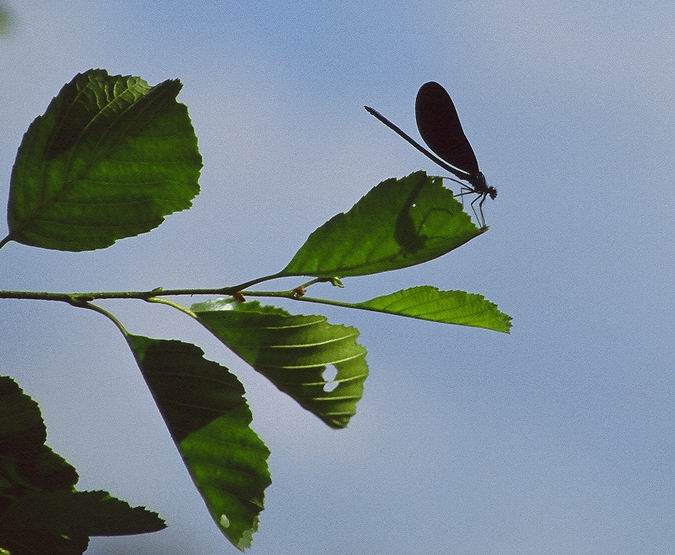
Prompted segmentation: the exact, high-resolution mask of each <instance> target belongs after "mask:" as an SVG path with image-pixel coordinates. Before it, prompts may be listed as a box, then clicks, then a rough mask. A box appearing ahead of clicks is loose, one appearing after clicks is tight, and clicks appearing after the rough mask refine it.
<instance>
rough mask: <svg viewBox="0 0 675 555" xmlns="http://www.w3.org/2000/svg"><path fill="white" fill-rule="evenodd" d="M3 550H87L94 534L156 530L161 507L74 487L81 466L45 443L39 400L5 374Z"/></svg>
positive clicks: (1, 389)
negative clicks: (133, 504)
mask: <svg viewBox="0 0 675 555" xmlns="http://www.w3.org/2000/svg"><path fill="white" fill-rule="evenodd" d="M0 422H2V425H1V426H0V553H2V550H3V549H6V550H9V551H10V552H11V553H12V554H13V555H21V554H29V553H30V554H32V553H54V554H79V553H83V552H84V550H85V549H86V548H87V544H88V543H89V536H91V535H107V536H109V535H120V534H139V533H144V532H154V531H157V530H161V529H162V528H164V522H163V521H162V520H161V519H160V518H159V517H158V516H157V514H156V513H153V512H150V511H148V510H146V509H144V508H142V507H135V508H132V507H130V506H129V505H128V504H127V503H125V502H124V501H120V500H118V499H114V498H113V497H111V496H110V495H109V494H108V493H106V492H102V491H97V492H79V491H74V490H73V486H74V485H75V483H76V482H77V479H78V477H77V472H75V469H74V468H73V467H72V466H71V465H69V464H68V463H67V462H66V461H65V460H63V459H62V458H61V457H60V456H59V455H57V454H56V453H54V452H53V451H52V450H51V449H50V448H49V447H47V446H46V445H45V444H44V441H45V436H46V430H45V427H44V423H43V422H42V417H41V416H40V410H39V408H38V405H37V403H36V402H35V401H33V399H31V398H30V397H28V396H27V395H26V394H25V393H23V391H21V389H20V388H19V386H18V385H17V384H16V383H15V382H14V381H13V380H12V379H11V378H8V377H6V376H0Z"/></svg>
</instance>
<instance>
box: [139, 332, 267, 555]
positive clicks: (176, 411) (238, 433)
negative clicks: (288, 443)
mask: <svg viewBox="0 0 675 555" xmlns="http://www.w3.org/2000/svg"><path fill="white" fill-rule="evenodd" d="M127 340H128V342H129V346H130V347H131V349H132V351H133V353H134V356H135V357H136V360H137V362H138V366H139V367H140V369H141V372H142V373H143V376H144V377H145V380H146V382H147V384H148V387H149V388H150V391H151V392H152V395H153V397H154V398H155V402H156V403H157V407H158V408H159V410H160V412H161V413H162V416H163V418H164V421H165V422H166V425H167V427H168V428H169V432H170V433H171V437H173V439H174V441H175V442H176V446H177V447H178V451H179V452H180V454H181V457H182V458H183V461H184V462H185V466H186V467H187V469H188V471H189V472H190V475H191V476H192V479H193V481H194V483H195V485H196V486H197V488H198V489H199V492H200V493H201V495H202V498H203V499H204V502H205V503H206V506H207V508H208V510H209V513H210V514H211V516H212V517H213V519H214V520H215V522H216V524H218V526H219V528H220V530H221V531H222V532H223V534H224V535H225V536H226V537H227V538H228V539H229V540H230V541H231V542H232V544H233V545H235V546H236V547H237V548H239V549H241V550H244V549H245V548H247V547H249V545H250V543H251V538H252V536H253V534H254V532H255V531H256V530H257V528H258V514H259V513H260V511H262V510H263V501H264V492H265V488H266V487H267V486H268V485H270V483H271V480H270V475H269V470H268V468H267V457H268V456H269V450H268V449H267V447H266V446H265V444H264V443H263V442H262V441H261V440H260V438H259V437H258V436H257V435H256V433H255V432H254V431H253V430H252V429H251V427H250V424H251V411H250V409H249V407H248V405H247V403H246V400H245V399H244V388H243V386H242V385H241V383H239V381H238V380H237V378H236V377H235V376H234V375H232V374H231V373H230V372H229V371H228V370H227V368H225V367H223V366H221V365H219V364H217V363H215V362H212V361H209V360H206V359H204V358H203V356H202V355H203V354H204V353H203V351H202V350H201V349H200V348H198V347H196V346H195V345H191V344H189V343H183V342H181V341H166V340H160V339H151V338H148V337H142V336H138V335H129V336H127Z"/></svg>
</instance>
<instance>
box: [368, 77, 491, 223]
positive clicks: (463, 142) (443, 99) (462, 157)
mask: <svg viewBox="0 0 675 555" xmlns="http://www.w3.org/2000/svg"><path fill="white" fill-rule="evenodd" d="M364 108H365V109H366V110H367V111H368V113H370V114H372V115H373V116H375V117H376V118H377V119H379V120H380V121H381V122H382V123H384V124H385V125H386V126H387V127H389V128H390V129H392V130H394V131H395V132H396V133H398V134H399V135H400V136H401V137H403V138H404V139H405V140H406V141H408V142H409V143H410V144H411V145H413V146H414V147H415V148H416V149H417V150H419V151H420V152H421V153H422V154H424V155H425V156H427V157H428V158H430V159H431V160H433V161H434V162H436V163H437V164H438V165H439V166H440V167H441V168H443V169H444V170H446V171H449V172H450V173H452V174H453V175H455V176H456V177H457V178H458V179H461V180H462V181H457V179H453V178H450V179H452V180H453V181H456V182H457V183H459V184H460V185H461V186H462V187H461V189H460V192H459V193H458V194H457V195H455V196H458V197H460V196H463V195H468V194H474V195H476V198H475V199H473V200H472V201H471V209H472V210H473V213H474V215H475V216H476V219H477V220H478V223H479V225H480V226H481V227H485V216H484V215H483V203H484V202H485V199H487V197H490V198H491V199H494V198H496V197H497V189H495V188H494V187H492V186H490V185H488V184H487V181H485V176H484V175H483V174H482V172H481V171H480V170H479V169H478V161H477V160H476V155H475V154H474V153H473V149H472V148H471V145H470V144H469V140H468V139H467V138H466V135H465V134H464V130H463V129H462V124H461V123H460V122H459V117H458V116H457V110H456V109H455V105H454V104H453V103H452V99H451V98H450V95H449V94H448V92H447V91H446V90H445V89H444V88H443V87H442V86H441V85H439V84H438V83H435V82H433V81H430V82H429V83H425V84H424V85H422V86H421V87H420V90H419V91H418V93H417V100H415V118H416V119H417V128H418V129H419V132H420V135H422V138H423V139H424V142H425V143H427V145H428V146H429V148H430V149H431V150H432V151H433V152H435V153H436V154H437V155H438V156H434V155H433V154H432V153H431V152H429V151H428V150H427V149H426V148H424V147H423V146H422V145H420V144H419V143H418V142H417V141H415V140H414V139H413V138H411V137H410V136H409V135H408V134H407V133H405V132H404V131H402V130H401V129H400V128H399V127H397V126H396V125H394V124H393V123H392V122H390V121H389V120H388V119H387V118H385V117H384V116H383V115H382V114H380V113H379V112H378V111H376V110H373V109H372V108H371V107H370V106H364ZM439 157H440V158H439ZM476 202H478V212H476V208H475V206H474V205H475V204H476Z"/></svg>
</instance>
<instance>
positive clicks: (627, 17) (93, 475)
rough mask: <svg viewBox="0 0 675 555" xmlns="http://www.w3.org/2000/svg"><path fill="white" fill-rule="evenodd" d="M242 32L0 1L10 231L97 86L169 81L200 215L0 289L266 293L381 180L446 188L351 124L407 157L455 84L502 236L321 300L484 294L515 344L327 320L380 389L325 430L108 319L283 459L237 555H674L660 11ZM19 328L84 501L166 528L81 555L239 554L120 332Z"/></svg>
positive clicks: (13, 265)
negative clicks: (195, 160) (31, 172)
mask: <svg viewBox="0 0 675 555" xmlns="http://www.w3.org/2000/svg"><path fill="white" fill-rule="evenodd" d="M253 4H254V3H244V2H241V3H239V2H232V3H231V2H203V3H179V2H143V3H141V2H130V1H118V2H114V3H103V2H86V1H72V2H59V3H55V2H46V1H45V2H38V1H32V0H31V1H29V2H17V1H14V2H9V3H8V5H9V7H10V8H11V10H12V12H13V22H12V26H11V27H10V31H9V33H8V34H7V35H5V36H4V37H2V38H1V39H0V68H1V70H2V75H3V76H4V78H3V79H2V80H0V99H1V101H2V102H1V105H2V111H3V122H4V124H3V133H2V137H1V138H0V172H2V176H3V177H4V179H3V181H4V183H5V184H6V186H5V187H4V188H1V189H0V191H1V192H0V194H1V195H2V202H3V203H4V202H6V199H7V187H8V184H9V176H10V172H11V166H12V163H13V160H14V157H15V154H16V148H17V147H18V145H19V142H20V140H21V136H22V134H23V132H24V131H25V130H26V128H27V126H28V125H29V123H30V122H31V121H32V120H33V118H35V116H37V115H38V114H40V113H42V112H43V111H44V109H45V108H46V106H47V104H48V102H49V100H50V99H51V98H52V97H53V96H54V95H55V94H56V93H57V92H58V90H59V89H60V87H61V86H62V85H63V84H64V83H66V82H67V81H69V80H70V79H71V78H72V77H73V75H74V74H76V73H77V72H80V71H84V70H86V69H88V68H91V67H103V68H105V69H107V70H109V71H110V72H112V73H123V74H134V75H140V76H142V77H143V78H145V79H146V80H147V81H149V82H150V83H153V84H154V83H157V82H159V81H162V80H164V79H169V78H179V79H180V80H181V81H182V82H183V84H184V89H183V91H182V93H181V96H180V97H179V98H180V99H181V100H182V102H184V103H186V104H187V105H188V108H189V111H190V115H191V117H192V119H193V123H194V125H195V128H196V131H197V135H198V137H199V141H200V148H201V151H202V154H203V156H204V170H203V173H202V178H201V181H200V183H201V187H202V193H201V195H200V196H199V197H198V198H197V199H196V201H195V203H194V207H193V209H191V210H189V211H187V212H183V213H180V214H177V215H174V216H171V217H170V218H168V220H167V221H166V222H165V223H164V224H163V225H162V226H161V227H159V228H158V229H157V230H155V231H154V232H152V233H150V234H146V235H142V236H140V237H137V238H132V239H126V240H123V241H120V242H118V243H117V244H116V245H115V246H113V247H111V248H109V249H106V250H102V251H94V252H91V253H62V252H56V251H47V250H42V249H34V248H29V247H24V246H21V245H17V244H14V243H10V244H9V245H8V246H6V247H5V248H3V249H2V251H1V252H0V256H2V260H3V263H2V268H3V270H2V271H1V273H0V277H1V280H2V284H1V285H0V287H2V288H3V289H30V290H54V291H61V290H96V289H109V290H113V289H141V288H142V289H147V288H152V287H157V286H164V287H179V286H181V287H182V286H218V285H226V284H233V283H237V282H241V281H243V280H246V279H249V278H251V277H255V276H259V275H263V274H268V273H270V272H273V271H276V270H278V269H280V268H281V267H283V266H284V265H285V264H286V263H287V262H288V260H289V259H290V258H291V256H292V255H293V254H294V252H295V250H296V249H297V247H299V245H300V244H301V243H302V242H303V241H304V240H305V238H306V237H307V235H308V234H309V233H310V232H311V231H312V230H314V229H315V228H316V227H317V226H318V225H320V224H322V223H323V222H324V221H325V220H326V219H328V218H329V217H331V216H332V215H333V214H335V213H337V212H340V211H345V210H347V209H349V208H350V207H351V206H352V204H353V203H354V202H356V201H357V200H358V199H359V198H360V197H361V196H362V195H363V194H365V193H366V192H367V191H368V190H369V189H370V188H371V187H373V186H374V185H376V184H377V183H378V182H379V181H381V180H382V179H385V178H388V177H392V176H403V175H407V174H408V173H410V172H411V171H414V170H417V169H427V170H428V171H430V172H434V173H435V172H438V171H439V170H438V168H435V167H434V166H433V164H432V163H431V162H430V161H428V160H426V159H425V158H423V157H422V156H421V155H420V154H419V153H418V152H417V151H415V150H414V149H412V148H410V146H409V145H407V144H406V143H405V142H404V141H402V140H401V139H400V138H398V137H397V136H395V135H394V134H393V133H392V132H391V131H389V130H388V129H386V128H385V127H384V126H382V125H381V124H380V123H378V122H377V121H376V120H375V119H374V118H372V117H370V116H369V115H368V114H367V113H366V112H365V111H364V110H363V108H362V106H363V104H369V105H371V106H374V107H375V108H377V109H378V110H379V111H381V112H382V113H383V114H385V115H386V116H388V117H389V118H390V119H392V120H393V121H395V122H396V123H398V125H400V126H401V127H402V128H404V129H406V130H408V131H409V132H410V133H411V134H413V135H415V136H416V135H417V133H416V132H415V122H414V98H415V94H416V91H417V88H418V87H419V86H420V85H421V84H422V83H423V82H425V81H429V80H435V81H439V82H441V83H443V84H444V85H445V86H446V88H447V89H448V91H449V92H450V94H451V96H452V97H453V99H454V101H455V104H456V105H457V108H458V110H459V113H460V117H461V118H462V122H463V124H464V128H465V131H466V133H467V135H468V137H469V139H470V140H471V142H472V144H473V147H474V150H475V151H476V154H477V157H478V160H479V163H480V165H481V169H482V170H483V172H484V173H485V174H486V176H487V178H488V181H489V182H490V183H491V184H492V185H495V186H496V187H497V188H498V189H499V196H498V198H497V199H496V200H495V201H494V202H489V203H488V204H487V205H486V218H487V221H488V223H489V224H490V226H491V229H490V231H489V233H486V234H484V235H482V236H481V237H480V238H478V239H476V240H475V241H472V242H471V243H469V244H468V245H466V246H464V247H462V248H461V249H459V250H457V251H455V252H453V253H451V254H449V255H447V256H445V257H442V258H440V259H437V260H435V261H433V262H431V263H429V264H426V265H424V266H418V267H414V268H409V269H406V270H403V271H400V272H394V273H389V274H384V275H381V276H372V277H368V278H354V279H349V280H346V284H347V288H346V289H345V290H343V291H338V292H335V291H331V290H330V289H329V288H328V287H326V288H325V289H324V290H319V289H317V291H316V294H319V293H322V294H325V295H331V294H335V295H338V296H339V297H340V298H345V299H353V300H363V299H367V298H370V297H373V296H376V295H379V294H384V293H387V292H391V291H394V290H397V289H401V288H404V287H408V286H412V285H418V284H430V285H435V286H437V287H439V288H442V289H463V290H467V291H474V292H480V293H483V294H484V295H486V296H487V297H488V298H489V299H491V300H493V301H494V302H496V303H498V304H499V306H500V307H501V308H502V309H503V310H504V311H506V312H507V313H509V314H511V315H512V316H513V318H514V327H513V331H512V333H511V335H509V336H507V335H502V334H495V333H491V332H487V331H484V330H476V329H469V328H459V327H457V328H455V327H450V326H441V325H432V324H430V323H425V322H418V321H412V320H405V319H396V318H393V317H386V316H377V315H372V314H366V315H362V314H359V313H353V312H345V311H338V310H335V309H326V310H325V311H323V312H324V313H325V314H327V315H329V317H330V319H331V321H333V322H342V323H348V324H351V325H356V326H357V327H358V328H359V329H360V330H361V342H362V343H363V344H364V345H366V347H367V348H368V350H369V358H368V360H369V364H370V369H371V375H370V377H369V379H368V381H367V382H366V390H365V395H364V398H363V400H362V401H361V403H360V405H359V409H358V414H357V416H356V417H355V418H354V419H353V421H352V422H351V424H350V426H349V428H348V429H347V430H342V431H338V432H336V431H333V430H330V429H328V428H327V427H326V426H324V425H323V424H321V422H320V421H319V420H318V419H316V418H315V417H313V416H312V415H310V414H309V413H306V412H304V411H303V410H302V409H300V408H299V407H298V406H297V405H296V404H294V403H293V402H292V401H291V400H289V399H288V398H286V397H284V396H283V395H282V394H281V393H279V392H278V391H277V390H276V389H275V388H274V387H273V386H272V385H271V384H269V383H267V382H266V381H265V380H264V378H262V377H261V376H258V375H256V374H255V373H254V372H253V371H252V370H251V369H249V368H247V367H245V365H244V364H243V363H241V362H240V361H239V360H238V359H236V358H235V357H234V356H233V355H231V354H229V353H227V352H226V351H225V349H224V348H223V347H222V346H221V345H220V344H218V343H217V342H216V341H214V340H213V339H211V338H210V337H209V336H208V334H207V333H206V332H205V331H204V330H202V329H199V328H198V326H197V325H196V324H194V323H192V322H190V321H189V320H188V319H187V318H185V317H182V316H181V315H180V314H178V313H176V314H173V312H172V311H170V310H169V309H167V308H166V307H161V306H146V305H144V304H142V303H131V302H127V303H124V302H117V303H115V302H109V303H106V304H105V306H106V307H107V308H110V309H111V310H113V311H114V312H115V314H117V315H118V316H119V317H120V318H121V319H122V320H123V322H124V323H125V325H126V326H127V328H128V329H130V330H131V331H133V332H135V333H143V334H146V335H150V336H153V337H165V338H177V339H182V340H185V341H191V342H194V343H196V344H198V345H200V346H202V347H203V348H204V349H205V351H206V356H207V358H210V359H213V360H217V361H220V362H222V363H224V364H226V365H227V366H228V367H229V368H230V369H231V370H232V371H234V372H235V373H236V374H237V375H238V376H239V377H240V379H241V380H242V381H243V383H244V385H245V387H246V390H247V392H248V398H249V402H250V404H251V406H252V409H253V413H254V427H255V429H256V431H257V432H258V433H259V434H260V435H261V436H262V438H263V439H264V441H265V442H266V443H267V445H268V446H269V447H270V448H271V450H272V456H271V458H270V465H271V471H272V477H273V484H272V486H271V487H270V488H269V489H268V492H267V499H266V506H267V508H266V509H265V511H264V512H263V513H262V515H261V528H260V531H259V532H258V534H257V535H256V537H255V539H254V544H253V548H252V549H251V553H254V554H256V553H260V554H298V553H308V554H310V553H322V554H323V553H325V554H345V553H349V554H352V553H353V554H370V553H373V554H375V553H387V554H399V553H400V554H410V553H478V552H480V553H497V552H498V553H570V552H582V551H583V552H592V553H617V552H623V553H657V552H661V553H662V552H670V551H673V550H675V518H674V517H675V486H674V484H675V472H674V471H673V459H674V457H675V441H674V439H673V438H674V437H675V408H674V407H675V381H674V379H673V375H674V370H675V342H674V341H673V330H674V329H675V311H674V309H673V307H674V306H675V287H673V276H674V275H675V241H674V236H675V234H674V232H675V223H674V222H675V219H674V218H673V215H674V213H675V195H674V194H673V183H674V179H673V178H674V177H675V169H674V167H673V146H672V145H673V138H674V137H673V129H675V111H674V110H673V90H675V74H674V73H673V72H672V60H673V59H675V35H674V33H673V21H674V20H675V8H674V7H673V4H672V2H649V3H647V4H644V5H642V4H636V3H631V2H595V3H584V4H581V3H557V2H556V3H552V2H498V3H490V4H491V5H488V3H484V2H475V3H473V2H471V3H470V2H466V3H461V2H458V3H448V2H414V3H408V4H407V5H399V4H402V3H389V2H369V3H363V2H340V3H337V2H335V3H330V2H318V3H313V2H262V3H255V5H253ZM290 284H291V282H289V284H288V285H290ZM286 307H287V308H289V309H290V310H295V311H297V312H302V313H311V312H313V311H315V310H316V307H313V306H312V307H308V306H306V305H301V306H293V305H290V307H289V305H286ZM3 314H4V318H3V319H2V321H1V322H0V326H1V330H2V331H1V333H2V335H3V338H4V340H3V342H2V344H1V346H0V370H1V371H2V373H3V374H9V375H12V376H14V377H16V379H17V380H18V381H19V383H20V384H21V386H22V387H23V388H24V389H25V390H26V391H27V392H28V393H29V394H30V395H32V396H33V397H34V398H35V399H36V400H37V401H38V402H39V403H40V405H41V408H42V410H43V413H44V417H45V419H46V423H47V427H48V431H49V437H48V442H49V444H50V445H51V446H52V447H53V448H54V449H56V450H57V451H58V452H59V453H61V454H62V455H63V456H65V457H66V458H67V459H68V460H69V461H71V462H72V463H73V464H74V465H75V466H76V467H77V469H78V470H79V472H80V476H81V478H80V482H79V487H80V488H82V489H106V490H109V491H110V492H111V493H112V494H113V495H116V496H119V497H121V498H124V499H127V500H128V501H130V502H131V503H133V504H140V505H146V506H149V507H151V508H153V509H155V510H158V511H159V512H160V513H161V514H162V515H163V516H164V517H165V518H166V519H167V521H168V524H169V528H168V529H167V530H165V531H162V532H160V533H157V534H152V535H146V536H137V537H132V538H120V539H102V540H98V539H97V540H93V541H92V542H91V547H90V549H89V551H88V553H91V554H117V553H162V554H172V555H173V554H176V555H178V554H192V553H194V554H197V555H202V554H211V553H224V552H234V550H233V549H229V545H228V544H226V543H225V542H224V540H223V539H222V537H221V536H220V533H219V532H218V530H217V529H216V528H215V526H213V524H212V522H211V520H210V517H209V516H208V514H207V512H206V509H205V508H204V506H203V503H202V501H201V499H200V498H199V496H198V494H197V493H196V492H195V491H194V489H193V487H192V483H191V482H190V480H189V477H188V476H187V473H186V471H185V470H184V468H183V466H182V464H181V462H180V460H179V457H178V455H177V452H176V450H175V448H174V446H173V444H172V442H171V440H170V438H169V436H168V433H167V432H166V430H165V429H164V426H163V423H162V421H161V418H160V416H159V414H158V413H157V411H156V409H155V407H154V405H153V404H152V400H151V398H150V395H149V393H148V392H147V390H146V388H145V386H144V384H143V382H142V379H141V377H140V375H139V373H138V370H137V368H136V367H135V365H134V362H133V360H132V357H131V355H130V354H129V352H128V350H127V348H126V346H125V344H124V342H123V340H122V338H121V337H120V336H119V334H117V332H116V331H115V330H114V329H113V327H112V326H111V325H110V323H109V322H107V321H105V320H103V319H102V318H100V317H99V316H98V315H96V314H93V313H88V312H83V311H79V312H78V311H76V310H75V309H73V308H71V307H68V306H61V305H59V304H48V303H38V302H26V301H24V302H19V301H3Z"/></svg>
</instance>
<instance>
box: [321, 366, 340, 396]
mask: <svg viewBox="0 0 675 555" xmlns="http://www.w3.org/2000/svg"><path fill="white" fill-rule="evenodd" d="M337 374H338V370H337V368H335V366H333V365H332V364H330V365H328V366H326V369H325V370H324V371H323V374H322V375H321V377H322V378H323V379H324V381H325V382H326V383H325V384H324V386H323V390H324V391H325V392H326V393H330V392H331V391H334V390H335V388H336V387H337V386H338V385H340V384H339V383H338V382H336V381H335V378H337Z"/></svg>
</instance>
